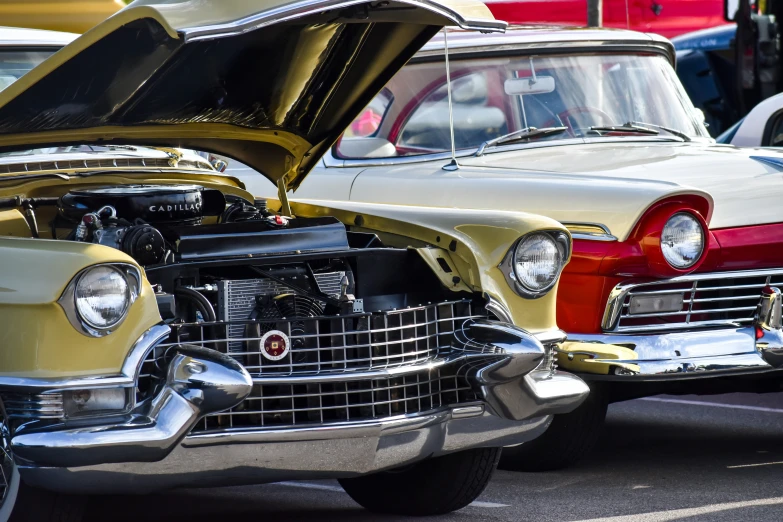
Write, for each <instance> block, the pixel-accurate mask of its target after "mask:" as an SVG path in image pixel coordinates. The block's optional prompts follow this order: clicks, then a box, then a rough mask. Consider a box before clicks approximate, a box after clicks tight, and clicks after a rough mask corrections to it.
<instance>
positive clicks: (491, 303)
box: [484, 295, 514, 324]
mask: <svg viewBox="0 0 783 522" xmlns="http://www.w3.org/2000/svg"><path fill="white" fill-rule="evenodd" d="M486 299H487V305H486V306H485V307H484V308H485V309H486V310H487V312H489V313H491V314H494V315H495V317H497V318H498V321H503V322H504V323H511V324H514V319H513V318H512V317H511V311H510V310H509V309H508V308H507V307H506V305H504V304H503V303H501V302H500V301H498V300H497V299H495V298H493V297H492V296H490V295H487V296H486Z"/></svg>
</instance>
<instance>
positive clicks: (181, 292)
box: [174, 286, 217, 323]
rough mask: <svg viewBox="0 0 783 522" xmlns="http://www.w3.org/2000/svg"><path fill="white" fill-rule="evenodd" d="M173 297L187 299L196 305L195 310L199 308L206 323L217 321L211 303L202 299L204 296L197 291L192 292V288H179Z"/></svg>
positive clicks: (204, 298)
mask: <svg viewBox="0 0 783 522" xmlns="http://www.w3.org/2000/svg"><path fill="white" fill-rule="evenodd" d="M174 295H177V296H179V297H184V298H185V299H188V300H190V301H192V302H194V303H196V306H197V308H199V311H200V312H201V313H202V314H204V320H205V321H206V322H208V323H214V322H215V321H217V316H216V315H215V309H214V308H213V307H212V303H210V302H209V299H207V298H206V297H204V294H202V293H201V292H199V291H198V290H193V289H192V288H185V287H184V286H180V287H179V288H177V289H176V290H174Z"/></svg>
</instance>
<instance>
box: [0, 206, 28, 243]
mask: <svg viewBox="0 0 783 522" xmlns="http://www.w3.org/2000/svg"><path fill="white" fill-rule="evenodd" d="M0 236H12V237H30V225H28V224H27V220H26V219H25V218H24V216H23V215H22V213H21V212H19V211H18V210H16V209H12V210H3V211H2V212H0Z"/></svg>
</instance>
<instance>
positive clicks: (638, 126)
mask: <svg viewBox="0 0 783 522" xmlns="http://www.w3.org/2000/svg"><path fill="white" fill-rule="evenodd" d="M650 127H652V128H650ZM590 130H591V131H598V132H634V133H636V134H647V135H650V136H657V135H658V134H660V131H665V132H668V133H669V134H671V135H673V136H677V137H678V138H680V139H682V140H683V141H691V137H690V136H688V135H687V134H685V133H684V132H682V131H678V130H676V129H671V128H669V127H664V126H663V125H656V124H655V123H648V122H644V121H629V122H628V123H623V124H622V125H609V126H606V127H601V126H593V127H590Z"/></svg>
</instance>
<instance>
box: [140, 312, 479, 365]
mask: <svg viewBox="0 0 783 522" xmlns="http://www.w3.org/2000/svg"><path fill="white" fill-rule="evenodd" d="M473 308H474V307H473V303H472V302H471V301H469V300H460V301H446V302H442V303H432V304H428V305H423V306H417V307H410V308H405V309H402V310H390V311H382V312H372V313H369V312H367V313H358V314H352V315H345V316H320V317H294V318H280V319H264V320H263V321H264V322H261V321H252V320H245V321H232V322H230V323H229V322H216V323H189V324H173V325H171V326H172V335H171V337H170V338H169V340H168V341H167V342H165V343H161V344H160V345H158V347H157V348H156V351H157V353H155V354H151V355H150V357H149V358H148V361H147V362H148V363H151V362H153V360H154V359H157V358H158V357H160V352H161V351H165V350H166V349H167V348H168V347H171V346H177V345H179V344H183V343H186V344H195V345H199V346H204V347H207V348H212V349H216V350H219V351H222V352H227V353H229V354H230V355H232V356H233V357H234V358H236V359H237V360H238V361H239V362H240V363H242V364H243V365H244V366H245V368H246V369H247V371H248V372H250V374H251V375H317V374H327V373H342V372H357V371H369V370H378V369H387V368H394V367H399V366H404V365H410V364H413V363H420V362H423V361H427V360H430V359H434V358H435V357H437V356H438V354H439V353H440V352H441V350H451V349H452V347H453V338H454V331H455V329H457V328H459V327H460V326H461V325H462V324H463V323H464V322H465V321H467V320H469V319H481V318H486V317H487V316H486V314H485V313H484V314H480V313H477V312H474V310H473ZM270 330H278V331H281V332H283V333H284V334H286V335H287V336H288V338H289V340H290V342H291V349H290V352H289V353H288V355H286V356H285V357H284V358H282V359H280V360H279V361H270V360H269V359H266V358H265V357H264V356H263V355H262V354H261V347H260V339H261V336H263V334H265V333H266V332H267V331H270ZM249 332H252V334H253V335H246V334H247V333H249ZM236 345H238V346H239V349H238V350H236V349H232V346H236ZM227 347H228V351H227Z"/></svg>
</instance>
